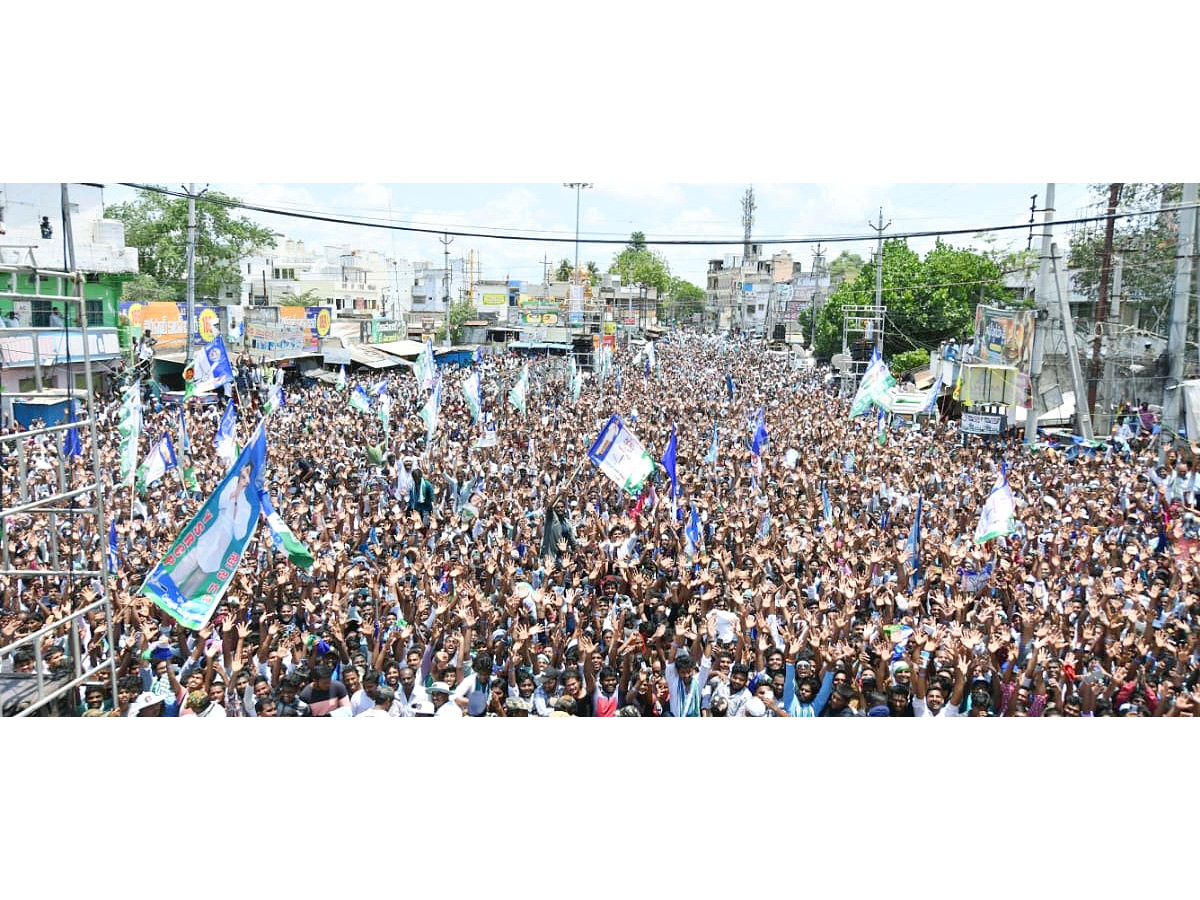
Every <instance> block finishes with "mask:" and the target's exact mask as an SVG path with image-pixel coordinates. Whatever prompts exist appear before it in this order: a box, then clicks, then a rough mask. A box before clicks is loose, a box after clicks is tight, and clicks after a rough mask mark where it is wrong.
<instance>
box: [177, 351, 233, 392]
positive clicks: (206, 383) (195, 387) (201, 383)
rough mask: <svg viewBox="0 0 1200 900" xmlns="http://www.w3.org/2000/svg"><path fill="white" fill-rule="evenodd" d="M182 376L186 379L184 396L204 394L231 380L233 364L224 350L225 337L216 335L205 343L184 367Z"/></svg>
mask: <svg viewBox="0 0 1200 900" xmlns="http://www.w3.org/2000/svg"><path fill="white" fill-rule="evenodd" d="M183 377H184V378H185V379H186V380H187V385H186V390H185V391H184V397H185V398H186V397H191V396H192V395H193V394H206V393H208V392H209V391H212V390H215V389H216V388H219V387H221V386H222V385H224V384H228V383H229V382H231V381H233V366H231V365H230V364H229V354H228V353H227V352H226V351H225V339H224V338H223V337H221V336H220V335H217V337H215V338H213V339H212V341H210V342H209V343H207V344H205V345H204V346H203V347H202V348H201V349H200V352H199V353H197V354H196V358H195V359H194V360H193V361H192V364H191V366H189V367H188V368H186V369H184V371H183Z"/></svg>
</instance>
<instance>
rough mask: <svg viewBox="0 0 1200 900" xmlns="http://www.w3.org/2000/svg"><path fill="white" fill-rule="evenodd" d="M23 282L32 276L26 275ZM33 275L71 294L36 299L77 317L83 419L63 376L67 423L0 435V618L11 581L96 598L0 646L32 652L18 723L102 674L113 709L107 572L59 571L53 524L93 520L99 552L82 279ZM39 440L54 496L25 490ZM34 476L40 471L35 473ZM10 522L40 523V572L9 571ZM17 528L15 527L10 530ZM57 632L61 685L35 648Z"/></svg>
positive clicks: (99, 501)
mask: <svg viewBox="0 0 1200 900" xmlns="http://www.w3.org/2000/svg"><path fill="white" fill-rule="evenodd" d="M64 193H65V192H64ZM30 274H35V273H33V272H31V273H30ZM36 275H37V277H38V280H39V281H40V279H42V278H51V279H59V284H60V285H62V284H66V283H70V284H73V285H74V287H75V293H74V294H69V293H66V292H65V291H63V290H62V288H59V293H58V294H56V295H54V296H53V297H52V298H51V297H49V296H43V298H42V299H53V300H55V301H57V302H59V303H61V304H63V309H64V311H65V312H66V323H65V325H64V327H65V328H68V329H70V328H72V327H73V326H72V323H71V321H70V320H71V318H72V315H71V312H72V310H74V312H75V313H76V314H77V318H76V322H77V325H75V326H74V327H77V328H78V330H79V332H81V333H82V335H83V341H82V344H83V348H82V349H83V352H82V354H81V356H80V357H79V359H78V360H76V359H74V358H71V359H69V360H68V363H67V364H68V368H70V367H72V366H73V365H74V364H75V363H76V362H79V363H82V366H83V375H84V389H83V391H82V392H81V393H82V394H83V399H84V406H85V415H84V416H83V417H82V418H80V417H78V415H77V410H76V408H75V406H76V404H75V402H74V400H75V396H74V387H73V386H74V372H73V371H68V373H67V384H68V389H67V393H66V395H65V399H69V400H71V401H72V403H71V410H70V415H71V417H72V419H73V421H70V422H67V423H63V424H57V425H51V426H43V427H38V428H32V429H30V430H27V431H20V432H15V433H13V434H3V435H0V448H2V449H3V458H4V460H5V461H6V467H7V461H8V460H10V459H11V458H12V457H13V456H15V457H16V462H17V484H16V489H15V490H13V489H12V486H11V485H8V484H6V485H5V486H4V490H3V495H2V497H0V503H3V504H4V506H3V507H2V508H0V521H3V522H4V523H5V535H4V538H3V540H0V575H2V576H4V577H5V580H6V582H7V584H8V592H7V594H6V596H5V597H4V602H5V605H6V607H8V608H6V609H5V612H7V611H9V609H11V608H12V607H11V606H10V604H13V603H19V602H20V601H19V600H17V599H16V595H18V594H19V593H23V592H18V591H16V590H15V584H14V582H15V580H16V579H39V578H40V579H54V580H56V581H59V582H60V583H62V582H65V587H66V590H64V591H62V592H61V600H62V602H63V603H74V602H75V599H76V594H77V593H78V592H77V590H76V587H77V583H78V582H79V581H80V580H82V579H98V581H99V587H100V590H99V591H98V592H97V593H98V599H96V600H94V601H91V602H88V603H86V604H84V605H83V606H80V607H79V608H74V609H70V610H69V611H68V612H67V613H66V614H65V615H63V616H62V617H61V618H59V617H52V620H51V621H48V622H46V623H45V624H43V625H42V626H41V627H39V628H38V629H37V630H35V631H34V632H32V633H30V634H26V635H22V636H21V637H19V638H17V639H15V640H13V641H11V642H10V643H9V644H8V645H7V646H0V660H5V659H10V658H13V657H15V654H16V653H17V651H19V650H20V649H22V648H23V647H24V646H25V645H31V647H32V651H33V662H34V672H33V673H32V674H33V675H34V681H35V686H36V691H35V693H34V697H33V698H32V700H31V701H30V702H27V703H21V704H20V705H19V708H18V709H17V710H15V715H18V716H28V715H32V714H33V713H36V712H39V711H41V710H43V709H47V708H50V709H51V711H53V708H52V707H51V704H54V703H55V701H57V700H60V699H62V698H64V697H66V696H67V695H68V694H69V693H70V692H71V691H74V690H77V689H78V688H79V686H80V685H82V684H84V683H85V682H86V681H87V680H88V679H90V678H93V677H95V676H97V675H99V674H100V673H101V672H102V671H104V670H105V669H107V670H108V674H109V689H110V691H111V695H112V701H113V706H114V708H115V707H116V704H117V678H116V654H115V650H116V645H115V641H114V622H113V611H112V601H111V593H110V590H109V578H108V574H109V573H108V566H106V565H101V566H99V567H98V568H95V569H92V568H88V567H87V566H86V565H84V566H83V567H79V566H77V565H76V560H75V557H76V555H78V551H79V550H80V549H81V548H79V547H76V548H75V549H74V551H73V552H72V553H71V554H70V555H69V557H68V560H67V562H66V564H65V565H64V560H63V559H62V553H61V549H62V548H61V544H60V535H59V527H58V525H59V517H62V516H84V517H87V516H91V517H94V530H93V534H94V535H95V536H97V537H98V538H99V541H100V542H101V545H102V544H103V541H104V536H105V535H106V534H107V533H108V529H107V527H106V526H107V522H106V517H105V508H104V480H103V476H102V473H103V469H102V468H101V464H100V441H99V437H100V435H99V426H98V423H97V420H96V411H95V408H94V405H95V401H94V397H95V385H94V383H93V380H92V360H91V356H90V352H89V348H90V342H89V341H88V339H87V334H88V322H87V301H86V299H85V297H84V278H83V275H82V273H78V272H67V271H46V270H40V271H38V272H37V273H36ZM69 352H70V351H69V350H68V353H69ZM22 396H29V394H27V393H22V392H17V393H13V394H8V393H6V394H5V397H6V399H17V398H20V397H22ZM42 396H44V395H42ZM72 428H74V429H78V431H77V432H76V433H77V434H78V436H79V439H80V443H81V445H82V444H84V443H85V440H84V435H85V434H86V436H87V437H86V444H87V445H88V447H89V448H90V456H91V459H90V462H91V479H90V482H89V483H85V484H82V485H79V484H73V483H72V482H73V481H75V480H76V479H75V477H74V474H75V472H74V469H75V467H74V466H73V465H72V466H71V467H70V468H68V465H67V461H66V459H65V455H66V454H65V452H64V449H63V446H62V443H61V437H60V436H62V437H65V432H66V431H68V430H70V429H72ZM47 436H49V437H50V438H51V440H52V441H53V442H54V443H55V453H54V456H55V459H56V466H52V470H53V471H54V472H55V475H54V488H53V489H52V490H49V491H45V490H42V489H41V488H42V485H37V486H36V488H37V489H35V490H31V489H30V477H29V476H30V465H29V462H30V461H29V452H28V451H29V447H30V446H31V445H40V444H41V443H43V440H44V439H45V438H46V437H47ZM10 445H11V448H10ZM5 471H7V468H5ZM39 471H45V470H44V469H40V470H39ZM85 480H86V478H85ZM14 501H15V502H14ZM77 504H79V505H77ZM17 516H21V517H28V527H29V529H30V530H31V532H36V531H37V529H38V527H39V524H41V523H40V522H39V520H40V519H43V517H44V524H45V526H46V532H47V537H48V541H47V543H48V551H47V559H46V562H47V563H48V565H47V567H46V568H34V569H30V568H16V567H14V565H13V560H12V558H11V554H10V551H9V546H8V544H9V537H10V533H9V532H10V528H9V526H8V523H10V522H13V521H14V517H17ZM17 527H22V526H20V525H18V526H17ZM74 530H75V529H74V524H73V525H72V528H71V531H70V532H69V533H70V534H73V533H74ZM84 558H85V560H86V558H87V557H86V556H85V557H84ZM95 612H103V616H104V626H103V627H104V631H105V636H106V638H107V658H104V659H101V660H99V661H95V662H93V660H92V659H91V654H90V653H89V652H88V648H85V647H84V646H83V645H82V641H81V640H80V630H81V625H82V624H83V620H84V618H85V617H87V616H90V615H91V614H93V613H95ZM64 627H66V628H67V629H68V639H69V648H68V649H69V651H70V657H71V670H70V671H69V672H68V675H69V676H70V677H69V678H68V679H67V680H66V681H65V682H64V681H62V679H61V677H53V673H47V672H45V671H43V669H44V666H43V654H44V650H43V643H44V642H45V640H46V639H47V638H48V637H51V636H54V635H55V634H56V633H57V632H59V631H60V630H61V629H63V628H64ZM85 655H87V656H88V662H87V664H86V665H85V662H84V657H85ZM61 706H62V705H60V708H61ZM66 706H67V709H69V710H74V708H75V706H76V704H69V705H66ZM3 715H4V709H3V707H2V706H0V716H3Z"/></svg>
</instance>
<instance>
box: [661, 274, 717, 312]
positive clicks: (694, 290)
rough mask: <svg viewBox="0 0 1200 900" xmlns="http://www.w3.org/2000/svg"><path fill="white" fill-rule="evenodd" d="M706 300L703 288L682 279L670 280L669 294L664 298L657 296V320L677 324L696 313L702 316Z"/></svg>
mask: <svg viewBox="0 0 1200 900" xmlns="http://www.w3.org/2000/svg"><path fill="white" fill-rule="evenodd" d="M706 299H707V297H706V295H705V293H704V289H703V288H700V287H697V286H696V285H694V284H692V283H691V282H690V281H687V280H686V279H683V278H672V279H671V288H670V293H669V294H668V295H667V296H666V297H665V298H664V297H663V296H662V295H660V296H659V300H658V310H657V312H658V318H659V320H660V321H662V320H664V319H665V320H670V321H675V322H679V321H684V320H686V319H690V318H691V317H692V315H694V314H696V313H701V314H703V312H704V303H705V300H706Z"/></svg>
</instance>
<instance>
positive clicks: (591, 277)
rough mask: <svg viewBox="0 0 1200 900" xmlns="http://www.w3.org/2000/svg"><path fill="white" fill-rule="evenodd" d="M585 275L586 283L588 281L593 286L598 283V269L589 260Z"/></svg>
mask: <svg viewBox="0 0 1200 900" xmlns="http://www.w3.org/2000/svg"><path fill="white" fill-rule="evenodd" d="M587 273H588V281H590V282H591V283H592V284H593V285H597V284H599V283H600V267H599V266H598V265H596V264H595V263H594V262H593V261H592V260H590V259H589V260H588V264H587Z"/></svg>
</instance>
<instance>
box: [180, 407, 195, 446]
mask: <svg viewBox="0 0 1200 900" xmlns="http://www.w3.org/2000/svg"><path fill="white" fill-rule="evenodd" d="M178 440H179V452H180V453H191V452H192V442H191V439H190V438H189V437H188V428H187V407H186V406H185V405H184V404H182V403H180V404H179V437H178Z"/></svg>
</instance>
